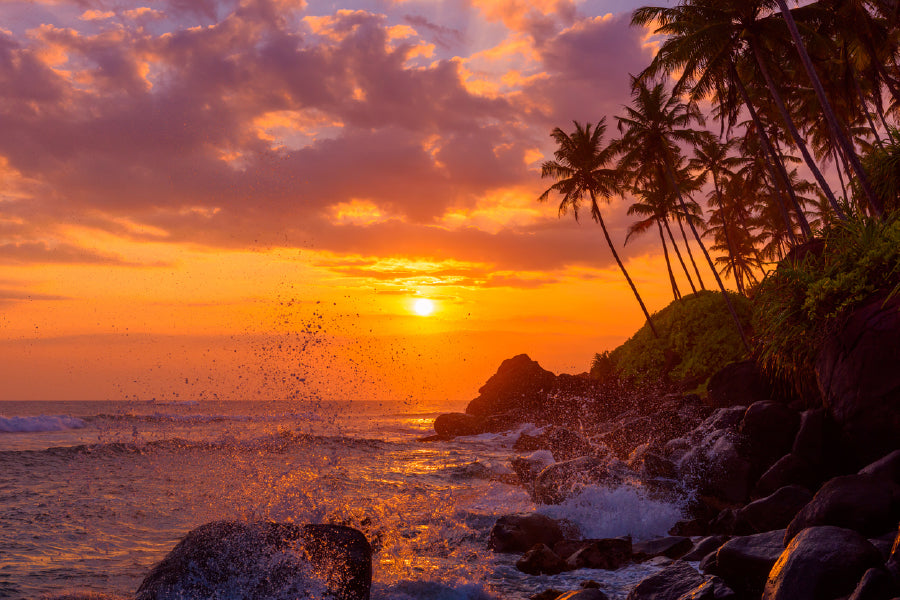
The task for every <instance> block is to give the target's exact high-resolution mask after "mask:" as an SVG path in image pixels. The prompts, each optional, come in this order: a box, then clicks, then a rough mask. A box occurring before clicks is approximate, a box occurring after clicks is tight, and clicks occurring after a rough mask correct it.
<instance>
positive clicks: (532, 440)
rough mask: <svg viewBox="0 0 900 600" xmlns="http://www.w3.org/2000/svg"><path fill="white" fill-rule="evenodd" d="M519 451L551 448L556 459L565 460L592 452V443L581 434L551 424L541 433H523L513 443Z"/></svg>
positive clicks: (514, 448)
mask: <svg viewBox="0 0 900 600" xmlns="http://www.w3.org/2000/svg"><path fill="white" fill-rule="evenodd" d="M513 450H516V451H517V452H534V451H535V450H549V451H550V453H551V454H552V455H553V458H554V460H556V461H564V460H571V459H573V458H578V457H580V456H585V455H588V454H590V453H591V451H592V450H593V447H592V446H591V443H590V442H588V441H587V440H586V439H584V438H583V437H582V436H581V435H579V434H577V433H575V432H574V431H571V430H569V429H566V428H565V427H557V426H550V427H548V428H547V429H546V430H545V431H543V432H542V433H541V434H540V435H528V434H525V433H523V434H522V435H521V436H519V439H518V440H516V443H515V444H513Z"/></svg>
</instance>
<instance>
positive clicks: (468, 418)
mask: <svg viewBox="0 0 900 600" xmlns="http://www.w3.org/2000/svg"><path fill="white" fill-rule="evenodd" d="M434 431H435V433H437V434H438V435H440V436H444V437H456V436H461V435H479V434H481V433H484V432H486V431H487V423H486V422H485V419H483V418H481V417H476V416H473V415H467V414H465V413H447V414H443V415H438V416H437V418H436V419H435V420H434Z"/></svg>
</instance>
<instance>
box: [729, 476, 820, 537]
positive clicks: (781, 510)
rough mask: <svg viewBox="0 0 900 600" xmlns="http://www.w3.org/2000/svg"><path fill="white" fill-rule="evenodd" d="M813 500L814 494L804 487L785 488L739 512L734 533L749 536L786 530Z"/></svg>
mask: <svg viewBox="0 0 900 600" xmlns="http://www.w3.org/2000/svg"><path fill="white" fill-rule="evenodd" d="M812 498H813V495H812V492H810V491H809V490H808V489H806V488H804V487H800V486H798V485H789V486H785V487H783V488H781V489H779V490H778V491H776V492H775V493H773V494H772V495H770V496H766V497H765V498H760V499H759V500H756V501H754V502H751V503H750V504H748V505H747V506H745V507H743V508H742V509H740V510H738V511H737V513H736V515H735V523H734V532H735V533H736V534H738V535H748V534H751V533H764V532H766V531H772V530H775V529H784V528H786V527H787V526H788V525H789V524H790V522H791V521H792V520H793V518H794V517H795V516H796V515H797V513H798V512H800V509H802V508H803V507H804V506H806V505H807V503H809V501H810V500H812Z"/></svg>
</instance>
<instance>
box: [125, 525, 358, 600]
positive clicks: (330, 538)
mask: <svg viewBox="0 0 900 600" xmlns="http://www.w3.org/2000/svg"><path fill="white" fill-rule="evenodd" d="M371 583H372V549H371V547H370V546H369V542H368V541H366V538H365V536H364V535H363V534H362V533H361V532H359V531H358V530H356V529H352V528H350V527H344V526H341V525H294V524H290V523H270V522H261V523H242V522H235V521H216V522H213V523H207V524H206V525H201V526H200V527H198V528H197V529H194V530H193V531H191V532H190V533H188V534H187V536H185V537H184V539H182V540H181V541H180V542H179V543H178V544H177V545H176V546H175V548H173V549H172V551H171V552H169V554H168V555H166V557H165V558H164V559H163V560H162V561H161V562H160V563H159V564H157V565H156V566H155V567H153V569H152V570H151V571H150V573H149V574H148V575H147V577H146V578H144V581H143V582H142V583H141V585H140V587H139V588H138V590H137V593H136V594H135V600H176V599H181V598H223V597H225V596H226V595H229V596H230V595H235V594H236V595H238V596H240V597H247V598H260V599H266V600H293V599H295V598H298V597H299V598H309V597H315V598H322V599H326V598H327V599H333V600H368V598H369V588H370V586H371Z"/></svg>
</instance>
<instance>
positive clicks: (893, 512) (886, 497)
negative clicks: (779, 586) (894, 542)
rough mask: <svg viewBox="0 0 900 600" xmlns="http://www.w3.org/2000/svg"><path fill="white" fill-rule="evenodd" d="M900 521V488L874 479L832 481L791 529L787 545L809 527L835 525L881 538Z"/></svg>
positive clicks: (788, 531) (800, 515)
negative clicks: (881, 535)
mask: <svg viewBox="0 0 900 600" xmlns="http://www.w3.org/2000/svg"><path fill="white" fill-rule="evenodd" d="M898 520H900V486H898V485H897V484H896V483H894V482H893V481H890V480H886V479H882V478H879V477H874V476H871V475H844V476H841V477H835V478H834V479H831V480H829V481H828V482H827V483H825V485H823V486H822V487H821V489H819V491H818V492H816V495H815V496H813V499H812V500H810V501H809V503H808V504H807V505H806V506H804V507H803V508H802V509H801V510H800V512H799V513H797V516H796V517H794V519H793V520H792V521H791V524H790V525H788V528H787V532H786V533H785V539H784V541H785V543H787V542H789V541H791V540H792V539H793V538H794V536H795V535H797V534H798V533H800V531H802V530H803V529H805V528H807V527H815V526H819V525H834V526H836V527H844V528H847V529H852V530H854V531H858V532H859V533H861V534H863V535H880V534H882V533H884V532H885V531H890V530H891V529H893V528H894V527H896V524H897V521H898Z"/></svg>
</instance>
